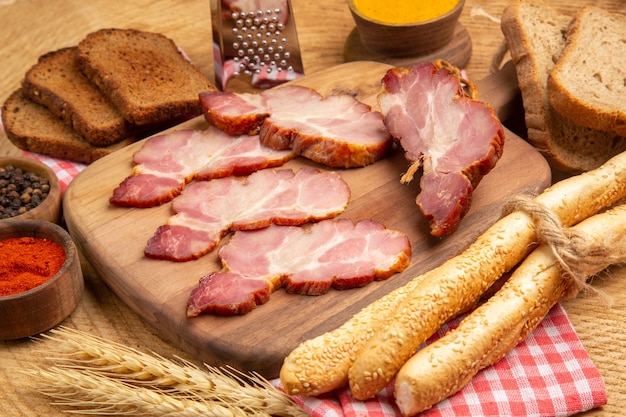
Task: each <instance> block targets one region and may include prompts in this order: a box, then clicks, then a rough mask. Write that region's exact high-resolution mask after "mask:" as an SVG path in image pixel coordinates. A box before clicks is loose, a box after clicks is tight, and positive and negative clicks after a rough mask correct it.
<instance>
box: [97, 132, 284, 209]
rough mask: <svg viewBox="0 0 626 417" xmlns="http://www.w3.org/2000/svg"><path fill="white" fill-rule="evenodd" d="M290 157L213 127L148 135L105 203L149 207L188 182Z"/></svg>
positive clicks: (272, 164)
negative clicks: (123, 177)
mask: <svg viewBox="0 0 626 417" xmlns="http://www.w3.org/2000/svg"><path fill="white" fill-rule="evenodd" d="M294 157H295V153H294V152H293V151H290V150H287V151H276V150H274V149H270V148H268V147H266V146H263V145H261V143H260V142H259V137H258V136H256V135H255V136H247V135H246V136H238V137H232V136H229V135H227V134H226V133H224V132H223V131H221V130H219V129H216V128H215V127H209V128H208V129H206V130H179V131H175V132H172V133H166V134H163V135H158V136H154V137H151V138H150V139H148V140H146V142H145V143H144V144H143V146H142V147H141V149H140V150H139V151H137V152H135V154H134V155H133V162H134V163H135V166H134V167H133V172H132V175H131V176H129V177H127V178H126V179H125V180H124V181H122V183H120V185H119V186H118V187H117V188H116V189H115V190H113V195H112V196H111V198H110V199H109V201H110V203H111V204H113V205H116V206H121V207H141V208H145V207H153V206H156V205H159V204H163V203H166V202H168V201H170V200H172V199H173V198H174V197H176V196H177V195H178V194H180V192H181V191H182V190H183V188H184V187H185V185H186V184H187V183H189V182H190V181H192V180H194V179H198V180H210V179H214V178H221V177H225V176H228V175H248V174H250V173H252V172H254V171H257V170H260V169H263V168H269V167H277V166H280V165H283V164H284V163H285V162H287V161H288V160H290V159H292V158H294Z"/></svg>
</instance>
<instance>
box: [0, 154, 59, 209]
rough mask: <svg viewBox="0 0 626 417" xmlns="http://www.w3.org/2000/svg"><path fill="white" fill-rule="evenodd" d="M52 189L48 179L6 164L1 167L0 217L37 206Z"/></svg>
mask: <svg viewBox="0 0 626 417" xmlns="http://www.w3.org/2000/svg"><path fill="white" fill-rule="evenodd" d="M49 191H50V184H49V182H48V179H46V178H43V177H40V176H38V175H37V174H35V173H34V172H30V171H24V170H23V169H22V168H19V167H14V166H13V165H10V164H9V165H6V166H4V167H0V218H2V219H6V218H10V217H15V216H18V215H20V214H23V213H25V212H27V211H28V210H32V209H33V208H35V207H37V206H38V205H39V204H41V202H42V201H43V200H44V199H45V198H46V196H47V195H48V192H49Z"/></svg>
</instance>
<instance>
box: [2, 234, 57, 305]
mask: <svg viewBox="0 0 626 417" xmlns="http://www.w3.org/2000/svg"><path fill="white" fill-rule="evenodd" d="M64 262H65V249H63V247H62V246H61V245H59V244H58V243H56V242H54V241H52V240H49V239H42V238H35V237H13V238H8V239H4V240H0V296H6V295H14V294H19V293H21V292H24V291H28V290H31V289H33V288H35V287H37V286H39V285H41V284H43V283H44V282H46V281H47V280H49V279H50V278H52V277H53V276H54V275H55V274H56V273H57V272H58V271H59V269H61V266H63V263H64Z"/></svg>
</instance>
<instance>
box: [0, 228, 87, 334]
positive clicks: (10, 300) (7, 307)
mask: <svg viewBox="0 0 626 417" xmlns="http://www.w3.org/2000/svg"><path fill="white" fill-rule="evenodd" d="M12 239H17V241H13V240H12ZM42 241H43V242H44V243H43V245H44V248H47V249H44V250H43V251H40V252H39V253H36V252H37V251H32V252H35V253H31V255H32V258H30V259H31V260H33V262H34V263H33V264H30V265H29V266H27V267H26V268H25V269H26V270H27V271H26V273H24V274H20V273H18V274H17V275H18V277H20V276H21V277H22V278H25V277H26V278H25V279H26V281H31V278H34V276H33V275H41V276H42V277H43V282H41V283H39V285H35V286H34V287H33V288H30V289H27V288H26V286H25V287H23V288H22V287H20V286H19V284H18V286H17V287H15V288H13V290H14V291H15V293H12V294H10V295H0V318H1V319H0V339H2V340H8V339H19V338H23V337H28V336H32V335H35V334H38V333H41V332H43V331H46V330H48V329H50V328H52V327H54V326H56V325H57V324H59V323H61V322H62V321H63V320H64V319H65V318H66V317H67V316H69V315H70V314H71V313H72V311H74V309H75V308H76V306H77V305H78V302H79V301H80V299H81V296H82V293H83V289H84V281H83V274H82V271H81V266H80V258H79V256H78V250H77V248H76V245H75V244H74V241H73V240H72V237H71V236H70V234H69V233H68V232H67V231H66V230H65V229H63V228H62V227H61V226H59V225H57V224H54V223H50V222H46V221H42V220H32V219H26V220H24V219H21V216H17V217H15V218H12V219H3V220H2V221H0V244H2V242H4V249H6V248H7V247H8V248H10V249H11V250H15V249H16V247H15V246H13V245H17V247H18V248H20V249H19V250H20V251H24V252H26V253H27V252H29V251H30V249H33V248H35V247H39V245H40V244H41V242H42ZM7 242H8V243H7ZM46 242H47V243H46ZM50 242H52V243H53V244H56V245H58V246H59V247H60V248H61V252H56V247H55V246H54V245H51V246H48V245H49V243H50ZM19 245H22V246H19ZM25 248H29V249H28V250H25ZM50 248H53V249H52V251H49V250H50ZM4 249H0V265H6V266H8V267H9V271H13V272H19V271H20V266H19V265H18V264H19V263H20V260H22V261H24V262H26V261H27V260H28V259H29V255H27V256H26V257H25V258H20V257H19V256H18V254H17V253H11V254H9V255H6V254H5V250H4ZM18 258H19V259H18ZM59 263H60V264H61V265H60V266H59ZM55 270H56V272H55ZM1 273H2V272H0V274H1ZM48 275H50V276H48ZM6 278H8V277H6ZM13 278H15V277H13ZM2 279H4V278H2V277H0V280H2ZM24 283H26V284H27V283H28V282H22V284H24ZM30 284H36V282H30ZM20 289H21V290H23V291H19V290H20Z"/></svg>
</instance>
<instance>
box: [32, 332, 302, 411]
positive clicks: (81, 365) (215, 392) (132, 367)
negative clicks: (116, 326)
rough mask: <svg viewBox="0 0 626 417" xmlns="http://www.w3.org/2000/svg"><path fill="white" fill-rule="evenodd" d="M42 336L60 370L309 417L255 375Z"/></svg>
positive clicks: (94, 341)
mask: <svg viewBox="0 0 626 417" xmlns="http://www.w3.org/2000/svg"><path fill="white" fill-rule="evenodd" d="M42 337H43V338H46V339H52V340H55V341H56V342H58V343H57V345H56V350H53V351H47V352H46V354H47V356H48V359H50V360H53V361H57V362H60V368H63V369H73V370H85V371H87V372H91V373H92V374H98V375H101V376H104V377H107V378H110V379H116V380H120V381H123V382H125V383H128V384H132V385H133V386H139V387H143V388H147V389H152V390H159V391H160V392H162V393H163V392H166V393H167V394H169V395H170V396H174V397H177V398H188V399H198V398H201V399H203V400H207V401H215V402H222V403H224V404H227V405H230V406H236V407H239V408H241V409H244V410H245V411H247V412H248V413H250V414H254V413H260V414H266V415H273V416H293V417H304V416H308V414H307V413H305V412H304V410H302V409H301V408H300V407H299V406H298V405H297V404H296V403H295V402H294V401H293V399H292V398H291V397H290V396H289V395H287V394H285V393H284V392H283V391H281V390H279V389H277V388H275V387H274V386H273V385H272V384H271V383H270V382H269V381H267V380H266V379H264V378H263V377H262V376H261V375H258V374H256V373H250V374H244V373H242V372H240V371H238V370H236V369H234V368H230V367H221V368H218V367H213V366H208V365H205V366H206V369H203V368H200V367H198V366H196V365H194V364H192V363H191V362H189V361H185V360H183V359H181V358H176V359H177V360H176V361H174V360H170V359H166V358H164V357H162V356H160V355H157V354H154V353H153V354H146V353H143V352H141V351H139V350H137V349H133V348H131V347H128V346H125V345H122V344H119V343H115V342H110V341H106V340H104V339H102V338H99V337H96V336H93V335H89V334H86V333H84V332H80V331H77V330H72V329H69V328H65V327H59V328H57V329H53V330H51V331H50V333H49V334H45V335H42ZM50 355H55V356H54V357H51V356H50Z"/></svg>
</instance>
